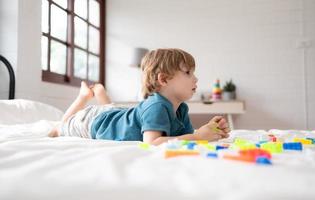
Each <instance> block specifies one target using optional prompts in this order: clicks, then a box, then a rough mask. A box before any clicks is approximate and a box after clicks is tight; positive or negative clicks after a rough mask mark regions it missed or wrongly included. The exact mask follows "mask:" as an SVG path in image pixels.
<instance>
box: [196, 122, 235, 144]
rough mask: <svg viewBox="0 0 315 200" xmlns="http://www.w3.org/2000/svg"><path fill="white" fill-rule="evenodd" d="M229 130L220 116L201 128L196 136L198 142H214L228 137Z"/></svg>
mask: <svg viewBox="0 0 315 200" xmlns="http://www.w3.org/2000/svg"><path fill="white" fill-rule="evenodd" d="M229 132H230V128H229V126H228V124H227V122H226V120H225V119H224V118H223V117H222V116H215V117H213V118H212V119H211V120H210V121H209V122H208V123H207V124H205V125H203V126H201V127H200V128H199V129H198V130H197V131H196V134H199V136H200V140H208V141H214V140H218V139H222V138H227V137H229V134H228V133H229Z"/></svg>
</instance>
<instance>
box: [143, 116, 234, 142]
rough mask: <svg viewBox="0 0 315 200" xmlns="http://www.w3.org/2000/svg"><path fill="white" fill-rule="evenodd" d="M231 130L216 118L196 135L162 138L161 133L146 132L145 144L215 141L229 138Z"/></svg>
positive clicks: (220, 118)
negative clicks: (170, 141)
mask: <svg viewBox="0 0 315 200" xmlns="http://www.w3.org/2000/svg"><path fill="white" fill-rule="evenodd" d="M228 132H230V129H229V127H228V124H227V123H226V121H225V120H224V119H223V117H221V116H215V117H214V118H213V119H211V120H210V121H209V123H207V124H205V125H203V126H201V127H200V128H199V129H198V130H196V132H195V133H189V134H185V135H181V136H174V137H168V136H162V132H160V131H145V132H144V133H143V142H146V143H149V144H153V145H159V144H162V143H163V142H167V141H168V140H171V139H179V140H208V141H214V140H219V139H222V138H227V137H229V134H228Z"/></svg>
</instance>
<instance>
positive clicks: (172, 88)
mask: <svg viewBox="0 0 315 200" xmlns="http://www.w3.org/2000/svg"><path fill="white" fill-rule="evenodd" d="M197 82H198V79H197V78H196V76H195V74H194V70H193V69H191V70H188V68H187V67H186V66H185V65H181V71H177V72H176V73H175V75H174V77H173V78H171V79H169V80H167V85H166V86H165V87H167V90H168V91H169V94H172V96H173V98H175V99H177V100H178V101H180V102H182V101H187V100H189V99H190V98H191V97H192V96H193V94H194V93H195V92H196V89H197Z"/></svg>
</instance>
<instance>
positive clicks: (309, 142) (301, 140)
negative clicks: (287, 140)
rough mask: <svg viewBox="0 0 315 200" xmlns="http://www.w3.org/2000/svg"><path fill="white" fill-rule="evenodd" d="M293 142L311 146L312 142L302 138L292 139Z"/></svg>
mask: <svg viewBox="0 0 315 200" xmlns="http://www.w3.org/2000/svg"><path fill="white" fill-rule="evenodd" d="M293 142H301V143H302V144H312V142H313V141H312V140H309V139H304V138H294V139H293Z"/></svg>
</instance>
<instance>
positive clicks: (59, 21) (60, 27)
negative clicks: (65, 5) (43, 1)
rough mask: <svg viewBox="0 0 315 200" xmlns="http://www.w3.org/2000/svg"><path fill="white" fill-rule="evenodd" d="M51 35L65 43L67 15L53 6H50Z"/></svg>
mask: <svg viewBox="0 0 315 200" xmlns="http://www.w3.org/2000/svg"><path fill="white" fill-rule="evenodd" d="M51 35H52V36H54V37H57V38H59V39H61V40H63V41H66V36H67V13H66V12H65V11H63V10H62V9H60V8H58V7H57V6H54V5H51Z"/></svg>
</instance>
